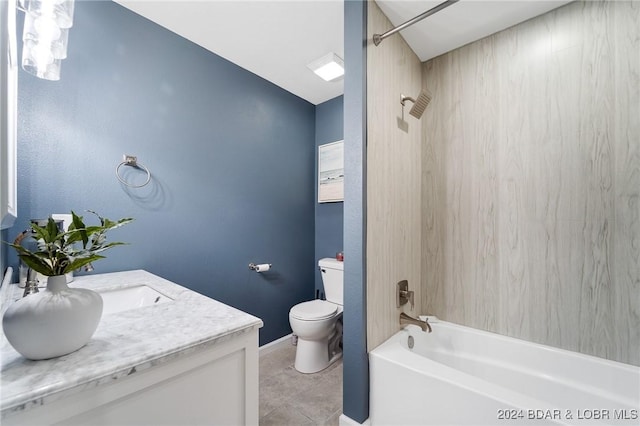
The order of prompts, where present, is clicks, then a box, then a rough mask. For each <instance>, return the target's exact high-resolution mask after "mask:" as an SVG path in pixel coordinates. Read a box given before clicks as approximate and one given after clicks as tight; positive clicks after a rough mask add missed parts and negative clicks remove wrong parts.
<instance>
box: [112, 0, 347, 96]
mask: <svg viewBox="0 0 640 426" xmlns="http://www.w3.org/2000/svg"><path fill="white" fill-rule="evenodd" d="M115 1H116V2H117V3H119V4H121V5H123V6H125V7H126V8H128V9H131V10H132V11H134V12H136V13H138V14H140V15H142V16H144V17H146V18H148V19H150V20H151V21H154V22H156V23H158V24H160V25H162V26H163V27H165V28H167V29H169V30H171V31H173V32H175V33H177V34H179V35H181V36H183V37H185V38H187V39H189V40H191V41H193V42H194V43H196V44H198V45H200V46H202V47H204V48H205V49H208V50H210V51H212V52H213V53H215V54H217V55H219V56H222V57H223V58H225V59H227V60H229V61H231V62H233V63H234V64H236V65H239V66H241V67H242V68H245V69H247V70H249V71H251V72H252V73H254V74H257V75H259V76H260V77H262V78H264V79H266V80H269V81H270V82H272V83H274V84H276V85H278V86H280V87H282V88H283V89H285V90H287V91H289V92H291V93H293V94H294V95H297V96H299V97H301V98H303V99H306V100H307V101H309V102H311V103H312V104H314V105H317V104H319V103H322V102H325V101H327V100H329V99H333V98H335V97H336V96H340V95H341V94H342V93H343V81H342V80H339V81H335V82H326V81H324V80H322V79H321V78H320V77H318V76H317V75H315V74H314V73H313V72H312V71H311V70H309V69H308V68H307V64H309V63H311V62H313V61H314V60H316V59H318V58H320V57H322V56H324V55H326V54H327V53H329V52H335V53H336V54H338V56H340V57H341V58H344V47H343V46H344V37H343V28H344V24H343V18H342V16H343V4H342V1H341V0H290V1H282V0H252V1H245V0H235V1H234V0H230V1H220V0H196V1H191V0H115Z"/></svg>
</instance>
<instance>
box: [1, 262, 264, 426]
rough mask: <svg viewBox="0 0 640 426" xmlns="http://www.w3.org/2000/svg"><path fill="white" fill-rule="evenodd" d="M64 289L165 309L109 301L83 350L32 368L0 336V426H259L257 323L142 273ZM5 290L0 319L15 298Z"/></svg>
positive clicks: (14, 291) (89, 279)
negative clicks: (85, 290) (150, 296)
mask: <svg viewBox="0 0 640 426" xmlns="http://www.w3.org/2000/svg"><path fill="white" fill-rule="evenodd" d="M70 286H72V287H81V288H90V289H93V290H96V291H99V292H104V291H108V290H117V289H122V288H125V287H138V290H139V289H140V288H142V289H143V290H145V291H144V292H142V293H145V295H146V296H148V294H147V293H150V292H157V293H159V294H160V295H162V300H160V299H158V298H157V297H156V298H153V299H152V301H151V302H149V300H148V299H147V300H142V299H143V296H140V304H141V305H142V307H136V306H135V302H136V300H135V297H137V296H136V294H138V293H140V292H138V291H120V292H118V291H116V292H112V293H111V295H114V294H115V295H119V294H122V295H124V298H119V297H110V298H109V301H107V300H106V299H105V312H106V313H104V314H103V316H102V320H101V322H100V325H99V326H98V329H97V330H96V333H95V334H94V336H93V337H92V339H91V340H90V341H89V343H88V344H87V345H86V346H85V347H83V348H81V349H80V350H78V351H76V352H73V353H71V354H68V355H65V356H62V357H59V358H54V359H49V360H43V361H29V360H27V359H25V358H24V357H22V356H21V355H20V354H18V353H17V352H16V351H15V350H14V349H13V348H12V347H11V346H10V345H9V343H8V342H7V340H6V338H5V337H4V335H2V342H1V345H2V346H1V353H0V356H1V357H2V358H1V363H2V366H1V368H2V376H1V379H0V380H1V383H0V386H1V389H2V392H1V396H0V401H1V406H0V409H1V420H0V423H2V425H5V426H8V425H25V424H29V425H41V424H69V425H87V424H91V425H134V424H135V425H178V424H179V425H195V424H208V425H216V424H224V425H231V424H233V425H242V424H256V425H257V424H258V330H259V328H260V327H262V321H261V320H260V319H259V318H256V317H254V316H252V315H249V314H247V313H245V312H242V311H239V310H237V309H235V308H232V307H230V306H227V305H225V304H222V303H220V302H218V301H215V300H213V299H210V298H208V297H205V296H202V295H200V294H198V293H196V292H194V291H191V290H188V289H186V288H184V287H181V286H179V285H177V284H175V283H172V282H170V281H167V280H165V279H162V278H160V277H158V276H155V275H153V274H151V273H149V272H146V271H142V270H136V271H127V272H116V273H109V274H99V275H88V276H82V277H76V279H75V280H74V281H73V282H72V283H70ZM3 287H4V288H2V289H0V301H1V302H2V312H4V310H5V309H6V308H7V307H8V305H9V304H11V303H12V302H13V301H14V300H16V299H18V298H20V297H22V289H20V288H18V286H17V285H15V284H8V285H5V286H3ZM146 296H145V297H146ZM132 297H133V299H132ZM156 299H158V300H159V301H160V302H161V303H154V301H155V300H156Z"/></svg>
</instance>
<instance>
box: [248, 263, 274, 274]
mask: <svg viewBox="0 0 640 426" xmlns="http://www.w3.org/2000/svg"><path fill="white" fill-rule="evenodd" d="M271 266H272V265H271V263H262V264H259V265H256V264H255V263H253V262H251V263H249V270H251V271H256V272H265V271H268V270H269V269H271Z"/></svg>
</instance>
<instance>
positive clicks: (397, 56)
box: [367, 2, 431, 349]
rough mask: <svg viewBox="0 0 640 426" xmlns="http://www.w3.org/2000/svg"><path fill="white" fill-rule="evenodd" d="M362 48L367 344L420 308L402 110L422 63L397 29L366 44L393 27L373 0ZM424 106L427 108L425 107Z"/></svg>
mask: <svg viewBox="0 0 640 426" xmlns="http://www.w3.org/2000/svg"><path fill="white" fill-rule="evenodd" d="M368 11H369V12H368V14H369V15H368V32H369V37H368V39H369V46H368V50H367V346H368V348H369V349H373V348H375V347H376V346H378V345H379V344H380V343H382V342H384V341H385V340H386V339H387V338H389V337H390V336H391V335H393V334H394V333H395V332H397V331H398V330H399V328H400V325H399V316H400V312H402V311H403V310H404V311H405V312H406V313H407V314H409V315H412V316H416V315H418V314H419V313H421V312H422V308H421V295H420V293H421V288H422V285H421V278H420V262H421V243H422V237H421V183H420V177H421V163H422V161H421V140H422V136H421V134H422V129H421V123H420V120H418V119H416V118H415V117H413V116H411V115H409V111H410V109H411V107H412V106H413V104H412V103H411V102H410V101H406V102H405V103H406V106H405V107H404V111H403V108H402V105H401V104H400V95H401V94H404V95H406V96H411V97H413V98H416V97H417V96H418V95H419V93H420V90H421V87H422V64H421V63H420V60H419V59H418V57H417V56H416V55H415V54H414V53H413V51H412V50H411V49H410V48H409V46H408V45H407V44H406V42H405V41H404V40H403V39H402V37H401V35H399V34H396V35H394V36H391V37H389V38H387V39H385V40H384V41H383V42H382V43H381V44H380V45H379V46H374V45H373V43H372V42H371V39H372V36H373V34H375V33H383V32H385V31H387V30H388V29H390V28H392V27H393V25H392V24H391V23H390V22H389V21H388V19H387V18H386V16H384V14H383V13H382V12H381V11H380V9H379V8H378V6H377V5H376V4H375V3H374V2H370V3H369V7H368ZM430 107H431V106H428V107H427V109H429V108H430ZM404 279H406V280H408V281H409V289H410V290H412V291H414V292H415V293H414V298H415V303H416V305H415V307H414V308H413V310H411V308H410V306H409V305H408V304H407V305H406V306H405V307H403V308H400V309H398V308H396V296H395V294H396V283H397V282H398V281H401V280H404Z"/></svg>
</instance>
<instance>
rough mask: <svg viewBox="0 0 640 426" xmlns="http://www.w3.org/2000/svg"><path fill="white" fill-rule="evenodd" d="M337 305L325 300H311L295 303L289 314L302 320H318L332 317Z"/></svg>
mask: <svg viewBox="0 0 640 426" xmlns="http://www.w3.org/2000/svg"><path fill="white" fill-rule="evenodd" d="M337 311H338V306H337V305H334V304H333V303H331V302H327V301H326V300H311V301H309V302H302V303H298V304H297V305H295V306H294V307H293V308H291V311H289V314H290V315H291V316H292V317H293V318H296V319H298V320H302V321H320V320H324V319H328V318H331V317H334V316H335V315H336V312H337Z"/></svg>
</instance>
